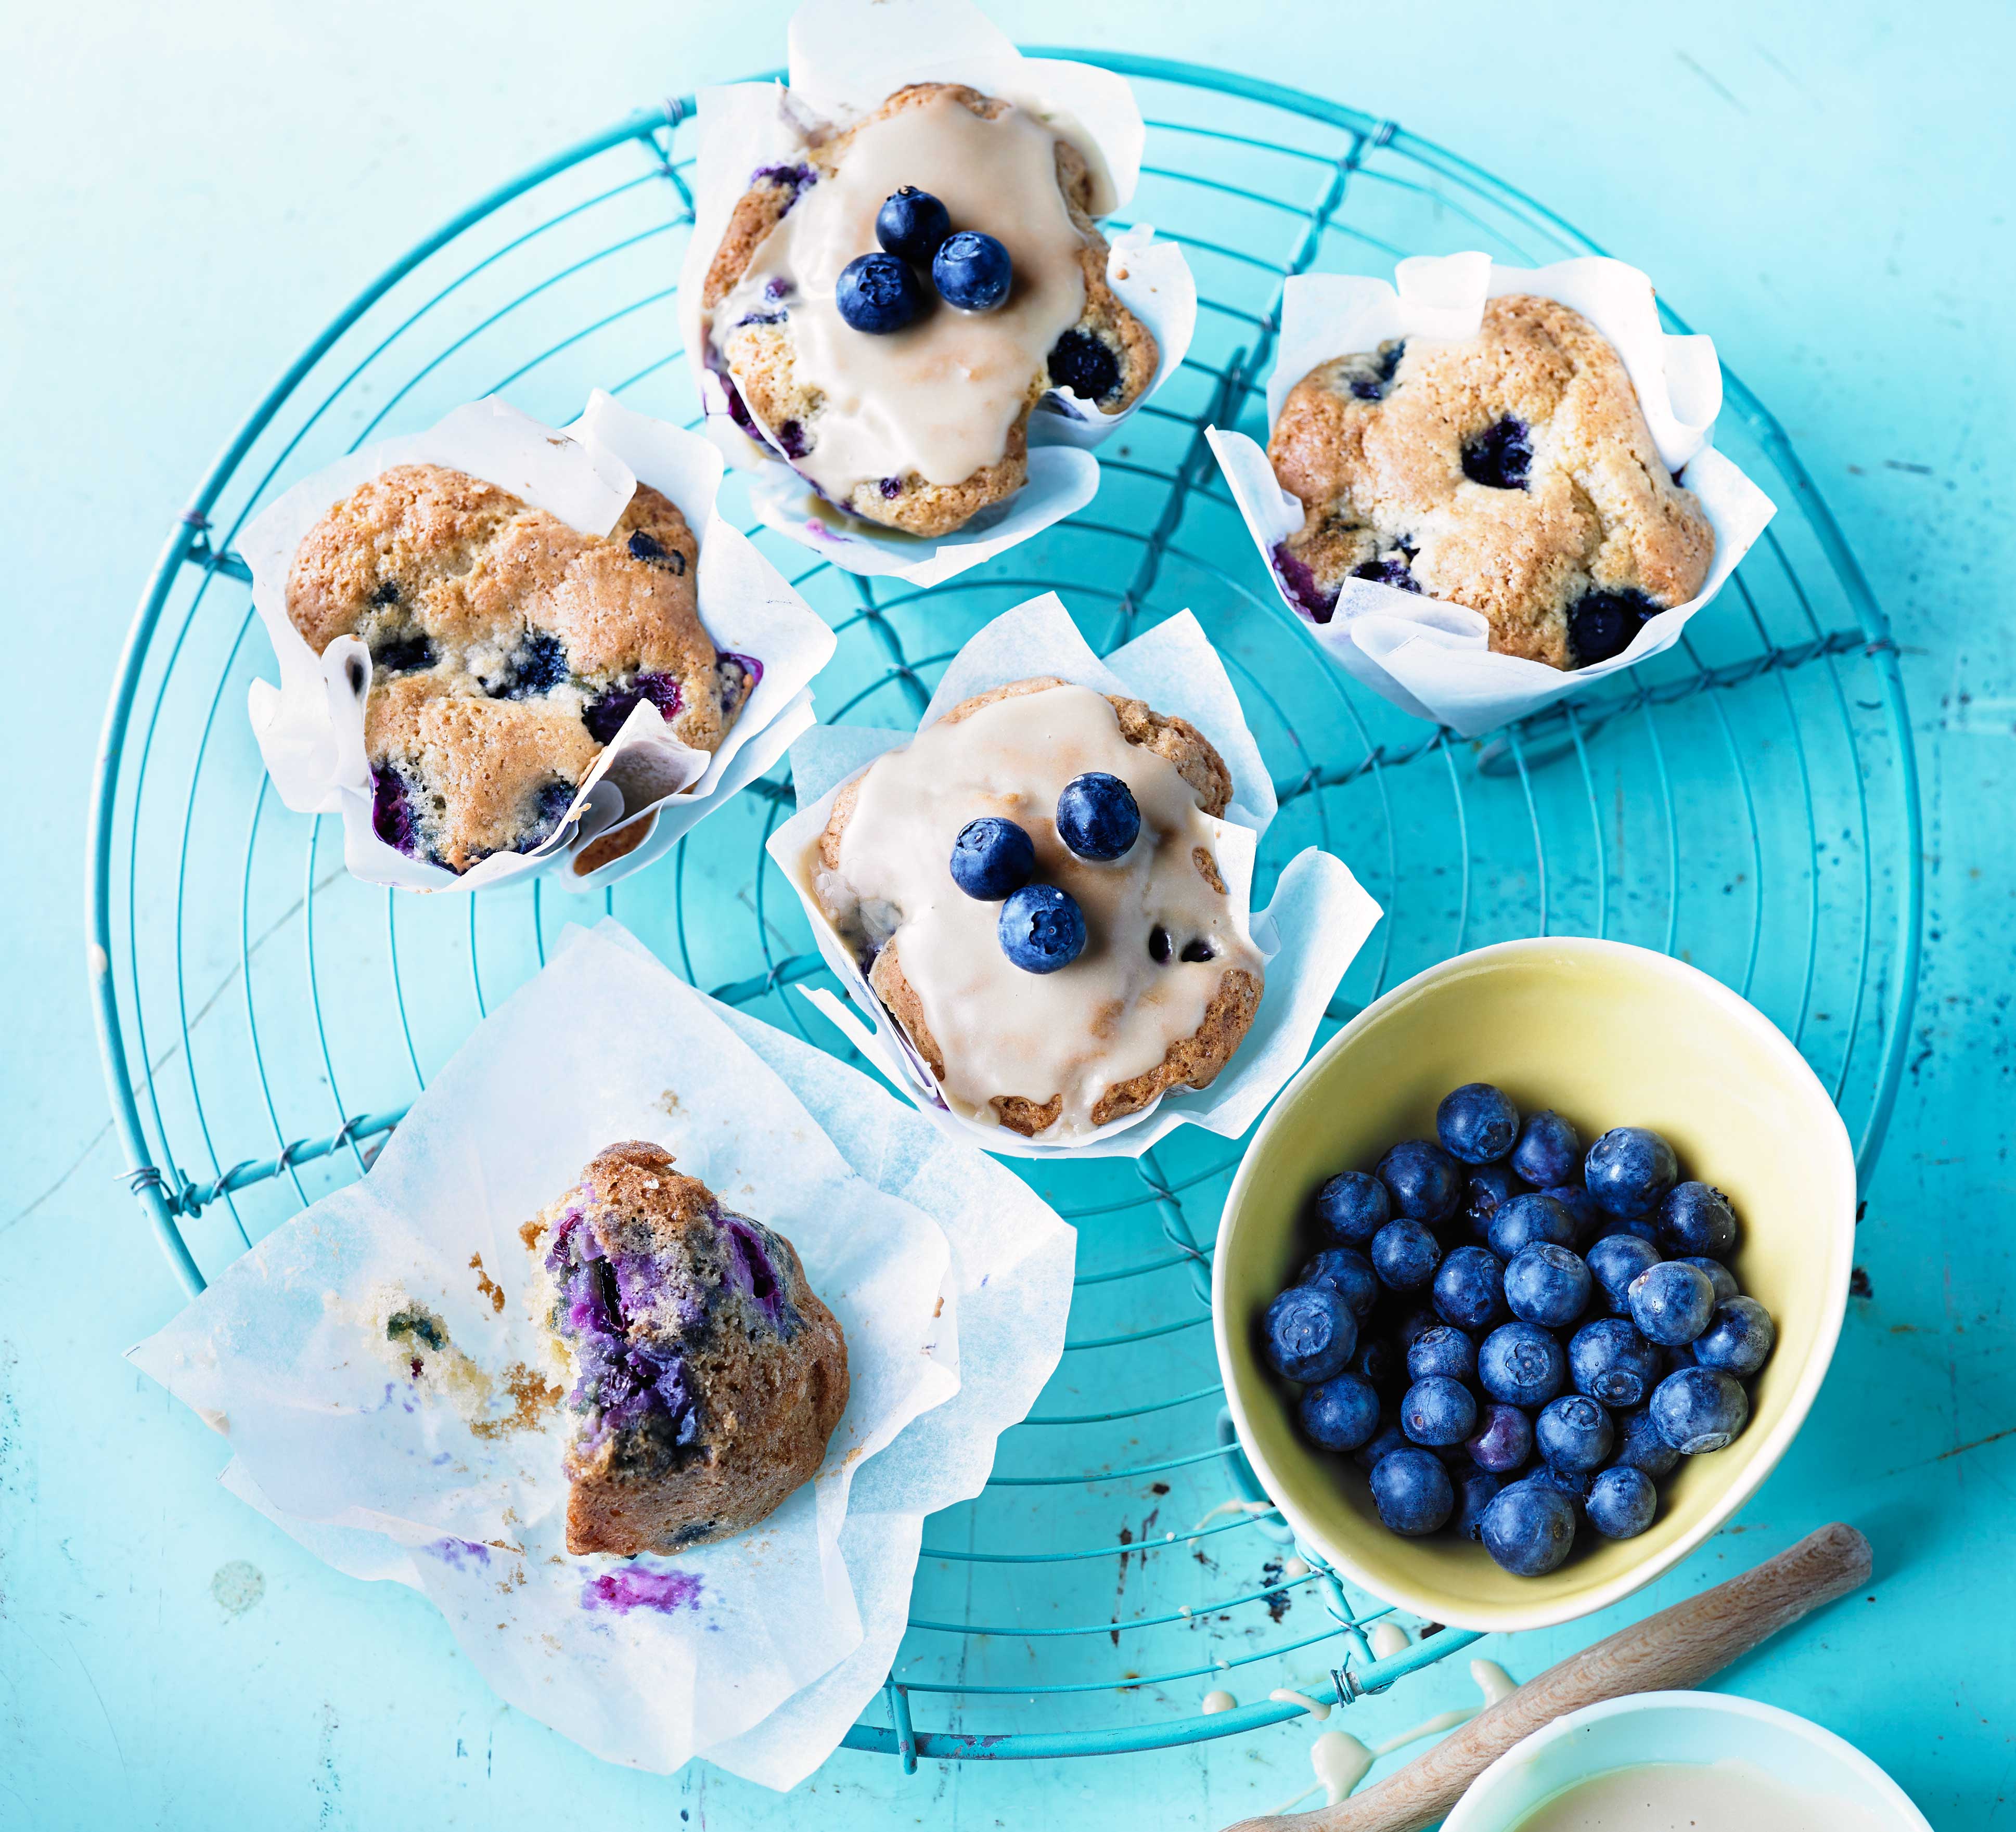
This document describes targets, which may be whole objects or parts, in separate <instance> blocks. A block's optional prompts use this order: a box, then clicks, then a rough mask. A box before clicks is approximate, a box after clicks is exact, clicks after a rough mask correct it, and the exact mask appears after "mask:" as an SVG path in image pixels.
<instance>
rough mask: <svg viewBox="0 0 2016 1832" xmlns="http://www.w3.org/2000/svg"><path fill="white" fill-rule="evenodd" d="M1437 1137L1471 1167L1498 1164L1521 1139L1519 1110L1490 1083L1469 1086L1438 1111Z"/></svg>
mask: <svg viewBox="0 0 2016 1832" xmlns="http://www.w3.org/2000/svg"><path fill="white" fill-rule="evenodd" d="M1435 1136H1436V1137H1437V1138H1438V1139H1441V1140H1442V1150H1445V1151H1446V1152H1447V1153H1448V1154H1449V1156H1450V1157H1454V1158H1460V1159H1461V1160H1462V1161H1463V1163H1465V1164H1496V1162H1497V1161H1499V1159H1500V1158H1502V1157H1504V1156H1505V1154H1507V1152H1509V1151H1510V1150H1511V1149H1512V1146H1513V1142H1514V1140H1515V1139H1517V1138H1518V1136H1519V1110H1518V1108H1517V1107H1514V1105H1513V1104H1512V1103H1511V1102H1510V1100H1507V1099H1506V1097H1505V1095H1504V1092H1503V1090H1502V1089H1497V1088H1494V1087H1492V1085H1491V1084H1490V1083H1489V1082H1465V1083H1464V1084H1463V1086H1461V1087H1460V1088H1459V1089H1456V1090H1455V1092H1453V1093H1449V1094H1445V1095H1444V1096H1442V1104H1441V1105H1440V1106H1439V1107H1437V1108H1436V1109H1435Z"/></svg>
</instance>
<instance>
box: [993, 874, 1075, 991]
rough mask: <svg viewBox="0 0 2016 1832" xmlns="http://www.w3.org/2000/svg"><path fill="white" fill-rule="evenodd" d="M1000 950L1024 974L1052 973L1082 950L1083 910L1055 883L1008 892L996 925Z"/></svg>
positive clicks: (1034, 885) (1025, 885) (1026, 885)
mask: <svg viewBox="0 0 2016 1832" xmlns="http://www.w3.org/2000/svg"><path fill="white" fill-rule="evenodd" d="M996 932H997V933H998V934H999V936H1000V938H1001V951H1002V952H1003V953H1004V954H1006V956H1008V958H1009V959H1010V961H1012V962H1013V963H1014V964H1015V965H1016V966H1018V967H1020V968H1021V970H1023V972H1024V973H1025V974H1053V973H1055V972H1056V971H1057V970H1058V969H1059V968H1060V967H1067V966H1070V965H1071V963H1072V962H1073V961H1075V960H1076V959H1078V956H1080V955H1081V954H1082V953H1083V952H1085V912H1083V911H1082V910H1081V909H1079V908H1078V899H1077V898H1075V897H1074V896H1072V895H1071V893H1070V892H1069V891H1060V890H1059V889H1058V888H1057V886H1056V885H1054V884H1024V886H1023V887H1021V890H1019V891H1012V892H1010V894H1009V897H1008V899H1007V901H1006V902H1005V903H1003V905H1001V920H1000V921H999V923H998V924H997V925H996Z"/></svg>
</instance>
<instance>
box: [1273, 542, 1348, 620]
mask: <svg viewBox="0 0 2016 1832" xmlns="http://www.w3.org/2000/svg"><path fill="white" fill-rule="evenodd" d="M1271 557H1272V558H1273V562H1274V572H1275V575H1276V577H1277V578H1279V579H1280V581H1281V589H1282V590H1283V591H1284V592H1287V595H1288V596H1290V597H1291V598H1292V599H1294V601H1295V602H1296V603H1298V604H1299V605H1300V606H1301V607H1302V609H1303V610H1305V611H1307V612H1308V613H1309V617H1310V621H1312V622H1314V623H1319V624H1327V623H1328V622H1329V621H1330V619H1331V618H1332V617H1334V616H1335V615H1336V614H1337V593H1336V592H1335V591H1334V590H1332V591H1328V592H1326V591H1325V590H1324V589H1323V587H1322V586H1320V585H1318V584H1317V583H1316V574H1314V573H1313V572H1312V571H1311V570H1309V563H1308V562H1307V561H1305V560H1300V559H1298V558H1297V557H1296V556H1295V555H1294V554H1293V553H1291V552H1289V551H1288V544H1287V542H1285V541H1281V542H1276V544H1275V547H1274V551H1273V555H1272V556H1271Z"/></svg>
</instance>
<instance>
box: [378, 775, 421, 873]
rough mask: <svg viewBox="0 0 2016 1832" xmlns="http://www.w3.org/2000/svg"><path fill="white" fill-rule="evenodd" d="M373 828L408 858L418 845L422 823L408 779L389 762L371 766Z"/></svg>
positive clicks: (394, 848) (416, 849) (387, 842)
mask: <svg viewBox="0 0 2016 1832" xmlns="http://www.w3.org/2000/svg"><path fill="white" fill-rule="evenodd" d="M371 830H372V832H373V833H376V835H377V836H378V837H379V838H380V839H381V840H383V841H384V842H385V844H387V846H389V847H391V848H392V849H393V851H395V852H403V853H405V855H407V857H408V858H411V857H412V856H413V855H414V854H415V853H416V851H418V850H419V822H416V820H415V819H414V818H413V804H412V797H411V795H410V793H409V788H408V785H407V783H406V779H405V776H404V775H402V774H401V772H400V771H399V770H398V768H395V767H394V765H391V764H389V763H376V764H373V765H372V766H371Z"/></svg>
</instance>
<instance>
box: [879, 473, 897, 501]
mask: <svg viewBox="0 0 2016 1832" xmlns="http://www.w3.org/2000/svg"><path fill="white" fill-rule="evenodd" d="M875 487H876V488H877V489H878V490H880V491H881V492H882V500H883V501H884V502H895V500H896V498H898V496H900V495H902V494H903V480H902V478H901V477H884V478H882V479H881V480H880V481H879V482H878V483H877V484H876V486H875Z"/></svg>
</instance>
